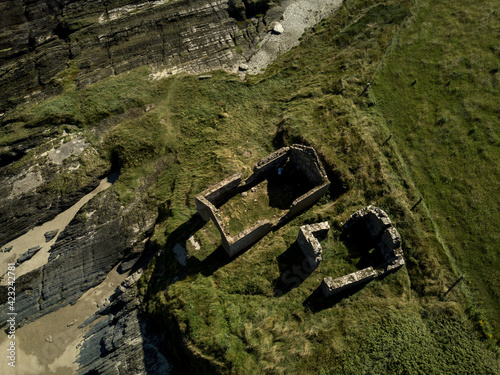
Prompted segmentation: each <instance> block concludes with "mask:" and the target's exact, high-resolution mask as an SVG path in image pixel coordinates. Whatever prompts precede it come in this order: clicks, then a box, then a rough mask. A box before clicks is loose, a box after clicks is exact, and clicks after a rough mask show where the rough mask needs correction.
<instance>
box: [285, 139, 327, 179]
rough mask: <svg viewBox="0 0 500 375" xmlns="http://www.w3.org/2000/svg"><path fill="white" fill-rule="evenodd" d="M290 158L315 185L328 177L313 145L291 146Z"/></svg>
mask: <svg viewBox="0 0 500 375" xmlns="http://www.w3.org/2000/svg"><path fill="white" fill-rule="evenodd" d="M290 159H291V160H292V162H293V163H294V164H295V165H296V166H297V167H298V168H299V169H300V170H301V171H302V172H303V173H304V174H305V175H306V176H307V178H308V179H309V180H310V181H311V182H312V183H313V184H314V185H321V184H322V183H323V182H325V180H327V179H328V178H327V176H326V172H325V170H324V169H323V166H322V165H321V164H320V161H319V158H318V155H317V154H316V151H314V149H313V148H312V147H307V146H303V145H293V146H291V147H290Z"/></svg>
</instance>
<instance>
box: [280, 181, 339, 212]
mask: <svg viewBox="0 0 500 375" xmlns="http://www.w3.org/2000/svg"><path fill="white" fill-rule="evenodd" d="M329 188H330V182H329V181H328V182H327V183H324V184H323V185H320V186H317V187H315V188H314V189H312V190H310V191H308V192H307V193H306V194H304V195H302V196H300V197H299V198H297V199H295V200H294V201H293V203H292V204H291V206H290V210H289V211H288V212H287V214H286V215H285V218H284V219H288V218H290V217H292V216H294V215H296V214H298V213H299V212H301V211H303V210H305V209H306V208H308V207H310V206H312V205H313V204H314V203H316V202H317V201H318V199H320V198H321V197H322V196H323V195H325V193H326V192H327V191H328V189H329Z"/></svg>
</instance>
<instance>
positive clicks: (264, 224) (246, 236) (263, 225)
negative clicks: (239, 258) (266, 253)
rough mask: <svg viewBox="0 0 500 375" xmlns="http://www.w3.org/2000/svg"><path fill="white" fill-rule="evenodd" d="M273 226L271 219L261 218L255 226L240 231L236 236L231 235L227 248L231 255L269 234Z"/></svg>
mask: <svg viewBox="0 0 500 375" xmlns="http://www.w3.org/2000/svg"><path fill="white" fill-rule="evenodd" d="M272 228H273V224H272V223H271V222H270V221H269V220H259V221H258V222H257V224H255V225H254V226H253V227H251V228H248V229H245V230H244V231H243V232H240V233H239V234H238V235H237V236H236V237H231V238H230V239H229V246H228V248H226V247H225V248H226V251H227V252H228V254H229V256H231V257H232V256H233V255H235V254H237V253H239V252H240V251H241V250H244V249H246V248H248V247H250V245H253V244H254V243H255V242H257V241H258V240H260V239H261V238H262V237H264V236H265V235H266V234H268V233H269V232H270V231H271V229H272Z"/></svg>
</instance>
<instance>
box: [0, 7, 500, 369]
mask: <svg viewBox="0 0 500 375" xmlns="http://www.w3.org/2000/svg"><path fill="white" fill-rule="evenodd" d="M411 5H412V2H410V1H403V0H399V1H377V0H348V1H346V2H345V4H344V6H343V7H342V9H341V10H340V11H339V12H338V13H337V15H336V16H335V17H333V18H331V19H329V20H325V21H324V22H322V23H321V24H320V25H318V26H317V27H315V28H314V30H312V31H311V32H310V33H309V34H308V35H306V36H305V37H304V43H302V44H301V45H300V46H299V47H298V48H296V49H294V50H293V51H291V52H289V53H287V54H286V55H285V56H283V57H282V58H280V59H279V61H277V62H276V63H275V64H274V65H273V66H272V67H270V68H269V69H268V71H267V72H266V74H265V75H263V76H260V77H255V78H251V79H250V82H248V83H243V82H241V81H240V80H239V79H237V78H236V77H234V76H231V75H227V74H225V73H217V72H216V73H214V76H213V78H212V79H210V80H203V81H200V80H198V79H197V78H196V77H191V76H186V75H179V76H176V77H172V78H169V79H165V80H161V81H150V80H149V79H148V69H146V68H141V69H138V70H136V71H134V72H131V73H127V74H123V75H120V76H118V77H116V78H111V79H108V80H105V81H103V82H100V83H98V84H96V85H93V86H90V87H88V88H86V89H84V90H80V91H77V90H76V89H75V88H74V87H73V86H72V84H71V82H67V83H66V84H67V89H66V91H65V93H64V94H63V95H61V96H58V97H56V98H54V99H52V100H50V101H48V102H44V103H40V104H39V105H35V106H27V107H24V108H22V109H19V110H18V111H17V112H13V113H11V114H9V115H8V116H9V121H10V124H9V125H7V126H5V127H4V128H2V131H3V135H2V138H3V137H9V141H12V139H15V138H16V137H21V136H23V135H25V134H29V132H31V131H33V129H39V128H43V127H47V126H53V124H60V125H61V126H65V127H67V129H68V130H72V129H74V127H73V126H69V125H76V126H78V127H79V128H78V129H83V131H84V132H85V133H86V134H88V136H89V137H90V138H91V139H93V142H94V143H95V145H96V147H98V149H99V150H100V152H101V155H102V157H103V158H105V159H107V160H108V162H109V161H113V162H117V161H118V162H119V163H120V165H121V167H122V174H121V175H120V178H119V180H118V181H117V183H116V184H115V185H114V189H115V191H116V192H117V193H118V194H119V195H120V198H121V199H122V200H123V201H127V200H130V199H134V198H136V197H141V198H143V199H147V200H148V202H150V204H154V205H156V206H157V207H158V208H159V210H160V220H159V222H158V225H157V226H156V229H155V234H154V236H153V238H152V242H153V245H154V246H156V247H158V248H162V249H164V251H163V256H162V257H160V258H158V259H157V260H156V262H154V263H153V264H152V265H151V267H150V268H149V270H148V272H147V273H146V276H151V277H150V278H149V279H148V278H147V277H145V278H143V279H142V280H141V285H140V287H141V290H142V292H143V293H144V294H146V296H147V300H146V301H147V304H146V306H145V309H146V310H147V312H149V313H150V314H151V315H152V316H151V317H152V318H156V319H158V321H159V322H162V324H163V326H162V327H161V328H162V329H163V330H165V332H166V333H165V337H166V340H167V342H168V345H167V347H168V349H169V350H173V351H176V353H175V354H177V356H178V357H179V358H182V360H180V361H179V365H184V366H186V367H189V369H190V371H191V372H199V373H206V370H211V371H214V370H217V371H218V372H222V373H314V374H317V373H332V374H339V373H347V374H350V373H352V374H363V373H426V374H432V373H436V374H441V373H484V374H488V373H491V374H493V373H496V372H498V359H497V356H496V354H495V353H494V352H492V351H490V350H488V349H487V345H485V344H488V342H487V341H485V340H484V339H482V341H481V339H480V335H479V331H478V330H476V329H475V327H474V324H473V322H471V321H470V317H469V315H468V313H467V312H466V311H465V307H466V306H467V305H466V303H467V299H466V298H464V295H463V294H462V293H458V291H455V292H453V293H451V294H450V295H449V297H448V300H447V301H446V302H440V301H439V299H438V296H439V294H440V293H441V292H442V291H443V290H444V289H445V285H446V284H449V283H450V281H452V280H453V277H454V274H453V270H452V267H451V266H450V264H449V259H448V257H447V256H446V254H443V253H442V252H441V251H439V249H440V243H439V241H438V239H436V236H435V231H434V226H433V222H432V221H430V220H429V218H428V215H427V212H425V211H420V210H417V211H415V212H411V211H410V209H409V208H410V207H411V206H412V204H413V203H414V202H415V200H416V199H417V198H418V196H419V191H418V190H417V189H416V188H415V186H414V184H413V182H412V177H413V178H415V180H417V179H416V177H415V176H413V175H411V176H410V175H409V174H408V172H407V168H406V166H405V164H404V163H405V162H403V160H404V159H402V158H401V157H399V155H398V154H397V153H396V151H395V149H394V148H393V147H391V145H390V144H389V145H388V144H385V145H384V144H383V143H384V140H385V139H386V138H387V136H388V131H387V128H386V123H385V121H384V118H383V117H381V116H380V112H379V107H378V106H377V105H374V104H375V103H378V104H379V105H381V99H379V98H378V96H376V99H377V102H375V100H374V98H367V97H366V96H365V95H360V93H361V92H362V91H363V89H364V87H365V85H366V82H368V81H370V80H371V79H372V77H373V76H374V74H375V73H376V71H377V67H378V66H379V63H380V61H381V60H382V58H383V56H384V53H385V51H386V50H387V48H388V46H389V44H390V43H391V40H392V38H393V36H394V35H395V33H396V32H397V31H398V30H399V26H400V24H401V23H402V22H404V20H405V19H406V16H407V14H408V9H409V8H410V6H411ZM402 35H403V34H402ZM386 62H387V63H388V62H390V59H389V60H386ZM67 74H68V77H70V76H71V75H72V74H75V72H74V71H71V69H69V71H68V72H67ZM380 74H381V73H380ZM68 77H66V78H68ZM64 79H65V77H62V80H63V81H64ZM376 82H377V84H379V83H380V82H381V79H378V80H377V81H376ZM414 86H416V85H414ZM377 93H378V92H377ZM377 95H378V94H377ZM153 105H154V106H153ZM145 107H147V108H149V109H150V110H149V111H148V112H144V111H143V109H144V108H145ZM380 108H382V107H380ZM382 112H383V113H384V114H385V115H386V116H387V114H386V113H385V112H384V111H383V108H382ZM103 119H104V122H101V123H100V125H99V126H98V127H95V125H96V124H99V121H101V120H103ZM108 120H109V121H108ZM94 130H97V131H94ZM391 131H392V130H391ZM393 132H395V131H393ZM399 138H400V137H399V136H398V137H397V139H399ZM294 142H304V143H308V144H310V145H312V146H314V147H315V148H316V150H317V151H318V153H319V154H320V156H321V158H322V159H323V161H324V164H325V166H326V169H327V171H328V173H329V176H330V179H331V180H332V182H333V184H332V186H333V187H332V190H331V191H330V193H329V195H328V196H327V197H325V198H323V199H322V200H321V201H320V202H319V203H318V204H317V205H315V206H314V207H313V208H312V209H310V210H309V211H308V212H306V213H304V214H303V215H300V216H298V217H297V218H295V219H294V220H293V221H292V222H290V223H289V224H288V225H286V226H284V227H282V228H280V229H279V230H278V231H276V232H274V233H271V234H270V235H268V236H266V237H265V238H264V239H262V240H261V241H260V242H259V243H258V244H257V245H255V246H254V247H252V248H251V249H250V250H248V251H247V252H245V253H243V254H241V255H240V256H239V257H237V258H236V259H234V260H232V261H229V259H227V258H226V257H225V255H224V252H223V251H222V249H221V248H218V244H219V243H220V242H219V241H220V237H219V235H218V233H217V231H216V229H215V228H214V226H213V224H210V223H209V224H204V223H203V222H202V221H201V220H200V219H199V217H197V216H196V215H194V214H195V212H196V209H195V206H194V195H195V194H197V193H199V192H200V191H202V190H204V189H205V188H206V187H207V186H208V185H210V184H211V183H214V182H217V181H219V180H220V179H222V178H224V177H227V176H229V175H230V174H232V173H235V172H238V171H244V173H245V174H246V175H248V174H250V171H251V168H252V166H253V165H254V164H255V162H257V161H258V160H259V159H260V158H261V157H263V156H266V155H267V154H269V153H270V152H271V151H273V150H274V149H276V148H277V147H280V146H282V145H284V144H291V143H294ZM20 162H22V160H21V161H20ZM151 179H153V180H156V184H155V187H154V188H153V189H150V190H145V189H143V188H142V186H143V183H144V182H145V181H147V180H151ZM417 183H418V180H417ZM418 187H419V188H421V187H420V185H418ZM426 201H427V199H426ZM367 204H376V205H378V206H380V207H382V208H383V209H384V210H386V211H387V212H388V213H389V215H390V216H391V218H392V219H393V221H394V223H395V225H396V227H397V228H398V230H399V231H400V232H401V234H402V236H403V239H404V244H403V246H404V248H403V249H404V252H405V259H406V261H407V265H406V266H405V267H403V268H402V269H401V270H399V271H398V272H396V273H395V274H392V275H389V276H387V277H386V278H385V279H383V280H377V281H374V282H371V283H370V284H368V285H367V286H366V287H364V288H362V289H360V290H359V291H357V292H356V293H354V294H352V295H348V296H345V298H344V299H342V300H337V301H331V302H330V303H328V304H324V303H321V301H317V300H315V299H314V298H311V294H312V293H313V292H314V291H315V290H316V288H317V287H318V285H319V283H320V280H321V278H322V277H324V276H340V275H342V274H345V273H348V272H351V271H353V270H356V268H357V264H358V262H359V261H360V260H363V256H362V254H358V253H356V251H354V250H353V249H352V248H349V247H348V246H346V245H345V244H344V243H343V242H342V240H341V236H340V234H341V229H340V228H341V222H342V221H345V220H346V218H347V217H348V216H349V215H350V214H351V213H352V212H354V211H355V210H357V209H359V208H361V207H363V206H365V205H367ZM320 220H328V221H329V222H330V225H331V227H332V229H331V231H330V234H329V237H328V239H326V240H325V241H324V243H323V245H324V249H325V256H324V261H323V262H322V264H321V265H320V267H319V268H318V269H316V270H314V271H313V272H312V273H311V274H310V275H307V274H308V273H309V272H310V270H308V269H307V267H306V266H305V265H304V264H303V262H302V259H301V256H300V253H298V252H297V249H296V247H295V246H294V245H293V243H294V241H295V239H296V236H297V233H298V227H299V226H300V225H302V224H305V223H311V222H317V221H320ZM193 233H194V237H195V239H196V240H197V241H199V242H200V244H201V249H200V250H195V249H194V248H193V247H192V246H191V245H190V244H189V242H188V241H187V239H188V237H189V236H190V235H191V234H193ZM176 243H182V244H186V245H187V248H188V250H189V253H190V256H189V258H188V267H187V268H186V269H184V268H182V267H180V266H179V265H178V264H177V263H176V262H175V261H174V259H173V257H172V255H171V252H170V249H171V248H172V247H173V246H174V245H175V244H176ZM177 276H181V277H180V280H179V281H177V282H175V283H172V280H173V279H174V277H177ZM306 276H308V277H306ZM490 344H491V343H490Z"/></svg>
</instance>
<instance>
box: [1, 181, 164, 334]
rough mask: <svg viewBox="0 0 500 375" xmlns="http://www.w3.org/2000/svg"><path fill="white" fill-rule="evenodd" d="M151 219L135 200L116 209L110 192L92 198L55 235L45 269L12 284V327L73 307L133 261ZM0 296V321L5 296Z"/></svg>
mask: <svg viewBox="0 0 500 375" xmlns="http://www.w3.org/2000/svg"><path fill="white" fill-rule="evenodd" d="M156 218H157V211H156V210H152V209H150V208H147V206H146V204H145V203H144V202H142V201H141V200H139V199H138V200H135V201H133V202H132V203H130V204H128V205H127V206H122V205H121V203H120V202H119V201H118V200H117V198H116V195H115V193H114V192H113V190H112V189H110V190H107V191H105V192H102V193H101V194H99V195H97V196H96V197H95V198H94V199H92V200H91V201H90V202H88V203H87V205H85V206H84V207H83V208H82V209H81V210H80V212H79V213H78V214H77V216H76V217H75V218H74V219H73V220H72V221H71V222H70V224H69V225H68V226H67V227H66V229H65V230H64V231H63V232H62V233H61V234H60V236H59V237H58V239H57V241H56V242H55V244H54V245H53V246H52V248H51V250H50V257H49V260H48V262H47V264H45V265H44V266H42V267H40V268H37V269H35V270H33V271H31V272H29V273H27V274H25V275H22V276H20V277H18V279H17V280H16V292H17V295H16V312H17V319H16V320H17V322H19V323H20V324H21V325H23V324H26V323H28V322H31V321H33V320H35V319H37V318H39V317H41V316H42V315H45V314H47V313H50V312H52V311H55V310H57V309H59V308H60V307H63V306H65V305H67V304H69V303H75V302H76V301H77V299H78V298H79V297H80V296H81V295H82V294H83V293H84V292H85V291H87V290H88V289H90V288H92V287H94V286H96V285H98V284H100V283H101V282H102V281H103V280H104V279H105V278H106V275H107V274H108V273H109V272H110V271H111V270H112V269H113V267H115V266H116V265H117V264H118V263H119V262H120V261H121V260H123V259H126V260H128V261H129V262H130V259H128V258H131V257H134V256H135V257H138V256H139V255H140V250H141V249H140V248H142V249H144V246H145V244H144V242H145V239H146V238H147V237H148V235H149V232H150V231H151V230H152V228H153V226H154V223H155V221H156ZM138 248H139V249H138ZM2 288H5V287H2ZM0 295H1V296H2V297H0V298H2V300H1V303H2V305H1V306H0V314H4V315H5V313H6V312H7V311H6V309H7V307H8V305H7V304H6V300H5V298H6V297H5V296H6V295H7V293H6V291H5V290H4V291H3V292H1V293H0Z"/></svg>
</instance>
